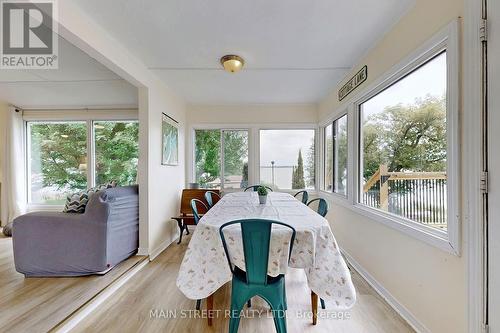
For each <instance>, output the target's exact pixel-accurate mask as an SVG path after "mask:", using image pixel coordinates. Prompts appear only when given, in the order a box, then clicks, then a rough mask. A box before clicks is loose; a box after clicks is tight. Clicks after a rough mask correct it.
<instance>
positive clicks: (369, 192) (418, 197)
mask: <svg viewBox="0 0 500 333" xmlns="http://www.w3.org/2000/svg"><path fill="white" fill-rule="evenodd" d="M363 192H364V193H363V203H365V204H366V205H368V206H371V207H375V208H379V209H381V210H384V211H388V212H391V213H395V214H398V215H400V216H404V217H407V218H409V219H411V220H414V221H417V222H421V223H426V224H436V225H445V224H446V197H447V193H446V172H389V171H388V168H387V165H381V166H380V167H379V169H378V170H377V171H376V172H375V173H374V174H373V175H372V176H371V177H370V179H368V181H367V182H366V183H365V185H364V186H363Z"/></svg>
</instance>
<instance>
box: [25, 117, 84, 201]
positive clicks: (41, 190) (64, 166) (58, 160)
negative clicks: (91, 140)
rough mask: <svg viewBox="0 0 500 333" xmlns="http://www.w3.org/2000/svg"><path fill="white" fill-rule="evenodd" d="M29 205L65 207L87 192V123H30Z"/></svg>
mask: <svg viewBox="0 0 500 333" xmlns="http://www.w3.org/2000/svg"><path fill="white" fill-rule="evenodd" d="M28 147H29V148H28V154H29V161H28V163H29V165H28V166H29V180H28V181H29V193H28V196H29V198H28V199H29V202H31V203H36V204H64V202H65V200H66V196H67V195H68V194H70V193H73V192H75V191H78V190H83V189H86V188H87V125H86V123H85V122H64V123H63V122H59V123H55V122H52V123H48V122H47V123H46V122H44V123H42V122H31V123H28Z"/></svg>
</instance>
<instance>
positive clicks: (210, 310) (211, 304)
mask: <svg viewBox="0 0 500 333" xmlns="http://www.w3.org/2000/svg"><path fill="white" fill-rule="evenodd" d="M213 310H214V294H212V295H210V296H208V297H207V319H208V326H212V316H213Z"/></svg>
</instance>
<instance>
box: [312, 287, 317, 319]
mask: <svg viewBox="0 0 500 333" xmlns="http://www.w3.org/2000/svg"><path fill="white" fill-rule="evenodd" d="M311 306H312V315H313V325H316V323H317V322H318V295H316V293H315V292H314V291H311Z"/></svg>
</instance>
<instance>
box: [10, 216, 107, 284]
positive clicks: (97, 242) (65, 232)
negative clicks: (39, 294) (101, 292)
mask: <svg viewBox="0 0 500 333" xmlns="http://www.w3.org/2000/svg"><path fill="white" fill-rule="evenodd" d="M12 238H13V248H14V260H15V265H16V270H17V271H18V272H20V273H23V274H25V275H26V276H57V275H85V274H91V273H95V272H99V271H103V270H105V269H106V268H107V263H106V224H105V223H102V221H100V220H91V219H88V216H86V214H71V213H53V212H34V213H29V214H25V215H22V216H20V217H18V218H16V219H15V220H14V223H13V237H12Z"/></svg>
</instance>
